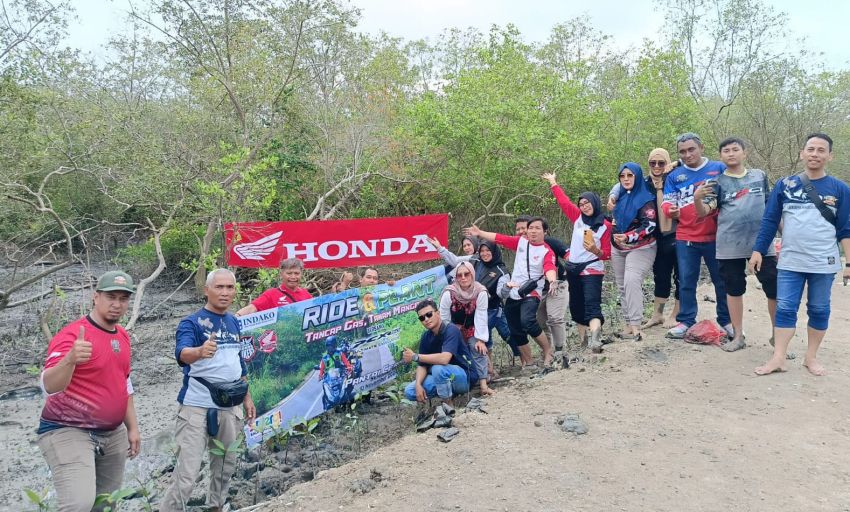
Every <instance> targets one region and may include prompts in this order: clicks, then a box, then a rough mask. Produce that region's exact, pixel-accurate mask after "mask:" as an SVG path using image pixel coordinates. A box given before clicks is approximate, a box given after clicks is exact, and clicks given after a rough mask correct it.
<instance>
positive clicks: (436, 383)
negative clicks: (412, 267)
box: [402, 299, 478, 404]
mask: <svg viewBox="0 0 850 512" xmlns="http://www.w3.org/2000/svg"><path fill="white" fill-rule="evenodd" d="M416 314H417V315H419V321H420V322H422V326H423V327H425V329H427V330H426V331H425V332H424V333H422V337H421V338H420V339H419V353H415V352H413V351H412V350H410V349H409V348H405V349H404V353H403V354H402V359H403V360H404V362H405V363H410V362H415V363H417V364H418V366H417V367H416V377H415V380H414V381H413V382H410V383H408V384H407V386H406V387H405V388H404V395H405V397H407V399H408V400H411V401H413V400H416V401H418V402H425V401H426V400H428V399H429V398H433V397H435V396H438V397H440V399H442V400H443V402H447V403H449V404H451V401H452V397H453V396H454V395H458V394H461V393H466V392H467V391H469V383H470V382H478V375H477V374H476V372H475V366H474V365H473V364H472V354H470V352H469V349H468V348H467V346H466V343H465V342H464V340H463V336H461V333H460V329H458V328H457V327H456V326H455V325H453V324H451V323H449V322H443V320H442V319H441V318H440V311H439V309H437V304H436V303H435V302H434V301H433V300H432V299H425V300H423V301H422V302H420V303H419V304H417V305H416Z"/></svg>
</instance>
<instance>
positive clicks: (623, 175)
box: [620, 172, 635, 178]
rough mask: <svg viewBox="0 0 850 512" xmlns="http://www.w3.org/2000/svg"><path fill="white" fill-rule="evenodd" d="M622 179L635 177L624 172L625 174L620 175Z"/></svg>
mask: <svg viewBox="0 0 850 512" xmlns="http://www.w3.org/2000/svg"><path fill="white" fill-rule="evenodd" d="M620 177H621V178H634V177H635V175H634V174H632V173H630V172H624V173H623V174H621V175H620Z"/></svg>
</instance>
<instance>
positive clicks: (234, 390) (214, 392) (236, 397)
mask: <svg viewBox="0 0 850 512" xmlns="http://www.w3.org/2000/svg"><path fill="white" fill-rule="evenodd" d="M192 378H193V379H195V380H196V381H198V382H200V383H201V384H203V385H204V387H206V388H207V389H208V390H210V398H212V401H213V403H214V404H215V405H217V406H219V407H233V406H236V405H241V404H242V402H243V401H244V400H245V395H247V394H248V383H247V382H245V381H244V380H242V379H239V380H235V381H233V382H224V383H220V384H213V383H212V382H210V381H208V380H207V379H202V378H201V377H192Z"/></svg>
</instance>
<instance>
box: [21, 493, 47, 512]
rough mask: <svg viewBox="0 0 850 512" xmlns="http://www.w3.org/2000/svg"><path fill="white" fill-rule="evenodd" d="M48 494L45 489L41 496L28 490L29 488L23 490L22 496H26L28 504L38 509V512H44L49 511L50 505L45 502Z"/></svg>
mask: <svg viewBox="0 0 850 512" xmlns="http://www.w3.org/2000/svg"><path fill="white" fill-rule="evenodd" d="M48 493H49V489H45V490H44V491H42V492H41V494H39V493H37V492H35V491H33V490H32V489H30V488H29V487H26V488H24V494H25V495H26V497H27V499H28V500H29V501H30V503H32V504H33V505H35V506H36V507H38V510H39V512H46V511H48V510H50V504H49V503H48V502H47V495H48Z"/></svg>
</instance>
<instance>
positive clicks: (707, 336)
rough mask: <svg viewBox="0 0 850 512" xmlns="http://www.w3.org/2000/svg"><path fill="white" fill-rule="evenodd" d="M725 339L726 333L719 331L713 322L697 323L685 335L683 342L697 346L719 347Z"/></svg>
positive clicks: (718, 327)
mask: <svg viewBox="0 0 850 512" xmlns="http://www.w3.org/2000/svg"><path fill="white" fill-rule="evenodd" d="M726 339H727V338H726V331H724V330H723V329H721V328H720V326H718V325H717V323H715V322H714V320H703V321H702V322H697V323H696V324H694V325H692V326H691V328H690V329H688V332H686V333H685V341H686V342H687V343H695V344H697V345H720V344H721V343H724V342H725V341H726Z"/></svg>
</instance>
